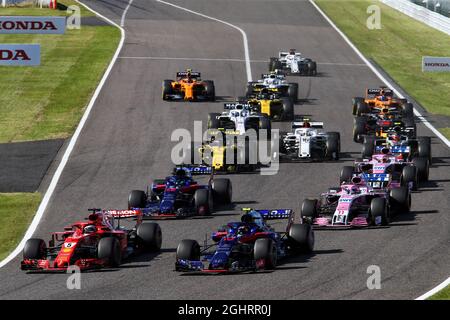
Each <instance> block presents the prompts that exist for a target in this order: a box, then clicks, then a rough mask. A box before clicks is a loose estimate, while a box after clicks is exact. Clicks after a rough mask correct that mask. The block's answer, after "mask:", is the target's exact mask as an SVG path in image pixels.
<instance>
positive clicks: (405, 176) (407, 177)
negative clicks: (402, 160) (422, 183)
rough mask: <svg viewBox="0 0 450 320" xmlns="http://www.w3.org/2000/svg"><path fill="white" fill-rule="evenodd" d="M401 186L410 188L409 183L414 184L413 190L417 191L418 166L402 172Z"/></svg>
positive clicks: (409, 167) (406, 167)
mask: <svg viewBox="0 0 450 320" xmlns="http://www.w3.org/2000/svg"><path fill="white" fill-rule="evenodd" d="M400 181H401V185H402V186H404V187H408V186H409V183H411V182H412V189H413V190H417V185H418V183H417V182H418V179H417V168H416V166H405V167H403V170H402V175H401V179H400Z"/></svg>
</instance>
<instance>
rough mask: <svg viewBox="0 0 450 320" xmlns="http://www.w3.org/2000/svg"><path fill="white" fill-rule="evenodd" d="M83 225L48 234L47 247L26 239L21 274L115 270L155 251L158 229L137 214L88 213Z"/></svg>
mask: <svg viewBox="0 0 450 320" xmlns="http://www.w3.org/2000/svg"><path fill="white" fill-rule="evenodd" d="M89 211H91V214H90V215H89V216H88V217H87V219H86V220H85V221H82V222H75V223H74V224H72V225H70V226H67V227H65V228H64V231H62V232H55V233H52V237H51V240H50V241H49V244H48V247H47V245H46V243H45V241H44V240H42V239H29V240H28V241H27V242H26V243H25V246H24V249H23V260H22V262H21V269H22V270H41V271H65V270H67V268H68V267H69V266H78V267H79V268H80V269H81V270H87V269H95V268H102V267H117V266H119V265H120V264H121V262H122V259H125V258H127V257H129V256H130V255H133V254H139V253H141V252H145V251H147V252H148V251H159V250H160V248H161V241H162V235H161V228H160V227H159V225H158V224H156V223H148V222H145V223H143V221H142V217H143V215H142V212H141V211H140V210H110V211H102V210H101V209H90V210H89Z"/></svg>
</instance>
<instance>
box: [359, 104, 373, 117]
mask: <svg viewBox="0 0 450 320" xmlns="http://www.w3.org/2000/svg"><path fill="white" fill-rule="evenodd" d="M369 112H370V108H369V106H368V105H367V104H366V103H365V102H364V101H358V102H357V103H356V115H357V116H361V115H363V114H366V113H369Z"/></svg>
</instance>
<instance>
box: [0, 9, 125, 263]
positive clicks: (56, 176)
mask: <svg viewBox="0 0 450 320" xmlns="http://www.w3.org/2000/svg"><path fill="white" fill-rule="evenodd" d="M76 2H78V3H79V4H81V5H82V6H84V7H85V8H87V9H88V10H90V11H92V12H93V13H95V14H96V15H97V16H98V17H100V18H102V19H103V20H105V21H107V22H108V23H110V24H111V25H113V26H115V27H117V28H119V29H120V32H121V39H120V42H119V46H118V47H117V49H116V52H115V53H114V56H113V58H112V60H111V62H110V63H109V66H108V68H107V69H106V71H105V73H104V75H103V77H102V79H101V80H100V83H99V84H98V86H97V89H95V92H94V95H93V96H92V98H91V100H90V102H89V104H88V106H87V108H86V111H84V114H83V117H82V118H81V120H80V123H79V124H78V127H77V129H76V130H75V133H74V134H73V136H72V138H71V139H70V142H69V145H68V146H67V149H66V151H65V152H64V155H63V157H62V159H61V162H60V163H59V165H58V168H57V169H56V171H55V173H54V174H53V177H52V180H51V182H50V185H49V186H48V189H47V191H46V192H45V195H44V198H43V199H42V202H41V203H40V205H39V208H38V210H37V211H36V214H35V216H34V218H33V221H32V222H31V224H30V226H29V227H28V229H27V232H26V233H25V235H24V237H23V239H22V240H21V241H20V243H19V245H18V246H17V247H16V248H15V249H14V251H13V252H11V253H10V254H9V255H8V256H7V257H6V258H5V259H4V260H2V261H1V262H0V268H2V267H3V266H5V265H6V264H7V263H8V262H10V261H11V260H13V259H14V258H15V257H16V256H17V255H18V254H19V253H20V252H21V251H22V250H23V247H24V245H25V242H26V241H27V240H28V239H29V238H31V236H33V234H34V232H35V231H36V229H37V227H38V225H39V222H40V221H41V219H42V216H43V215H44V213H45V210H46V209H47V206H48V203H49V201H50V199H51V197H52V195H53V192H54V191H55V188H56V185H57V184H58V181H59V178H60V177H61V174H62V172H63V170H64V167H65V166H66V164H67V161H68V160H69V157H70V154H71V153H72V150H73V148H74V147H75V144H76V143H77V140H78V137H79V136H80V133H81V130H83V127H84V124H85V123H86V120H87V119H88V117H89V114H90V112H91V110H92V107H93V106H94V103H95V101H96V100H97V97H98V95H99V94H100V91H101V90H102V88H103V85H104V84H105V82H106V79H107V78H108V76H109V74H110V73H111V70H112V68H113V66H114V64H115V63H116V60H117V58H118V57H119V53H120V51H121V50H122V47H123V44H124V42H125V30H124V29H123V28H122V27H120V26H119V25H118V24H117V23H115V22H114V21H112V20H110V19H108V18H106V17H105V16H103V15H101V14H100V13H98V12H96V11H95V10H93V9H91V8H89V7H88V6H87V5H85V4H84V3H81V2H79V1H78V0H76Z"/></svg>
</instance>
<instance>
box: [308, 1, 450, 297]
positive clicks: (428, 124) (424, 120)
mask: <svg viewBox="0 0 450 320" xmlns="http://www.w3.org/2000/svg"><path fill="white" fill-rule="evenodd" d="M309 2H310V3H311V4H312V5H313V6H314V7H315V8H316V9H317V11H319V13H320V14H321V15H322V16H323V17H324V18H325V20H327V21H328V23H329V24H330V25H331V26H332V27H333V28H334V30H336V31H337V33H339V34H340V36H341V37H342V38H343V39H344V40H345V41H346V42H347V44H348V45H349V46H350V47H351V48H352V49H353V50H354V51H355V52H356V54H358V56H359V57H360V58H361V59H362V60H363V61H364V62H365V63H366V64H367V65H368V66H369V68H370V69H371V70H372V71H373V73H375V74H376V75H377V77H378V78H380V80H381V81H383V82H384V83H385V84H386V85H387V86H388V87H390V88H392V89H393V90H394V92H395V94H396V95H397V96H399V97H400V98H404V97H403V95H402V94H401V93H400V92H399V91H398V90H397V89H395V87H394V86H393V85H392V83H390V82H389V80H387V79H386V78H385V77H383V75H382V74H381V73H380V72H378V70H377V69H376V68H375V67H374V66H373V65H372V64H371V63H370V61H369V60H367V59H366V57H364V55H363V54H362V53H361V52H360V51H359V50H358V48H356V46H355V45H354V44H353V43H352V42H351V41H350V39H349V38H347V36H346V35H345V34H344V33H343V32H342V31H341V30H339V28H338V27H337V26H336V25H335V24H334V22H333V21H331V19H330V18H329V17H328V16H327V15H326V14H325V12H323V11H322V9H320V8H319V6H318V5H317V4H315V3H314V0H309ZM414 114H415V115H416V116H417V117H419V119H420V120H421V122H422V123H423V124H424V125H425V126H427V128H428V129H430V130H431V131H432V132H433V133H434V134H435V135H436V136H437V137H438V138H439V139H441V140H442V142H444V144H446V145H447V147H450V141H448V139H447V138H446V137H445V136H444V135H443V134H442V133H440V132H439V131H438V130H437V129H436V128H435V127H433V126H432V125H431V123H429V122H428V121H427V120H426V119H425V118H424V117H423V116H422V115H421V114H420V112H419V111H417V109H415V108H414ZM449 283H450V278H448V279H447V280H445V281H444V282H442V283H441V284H440V285H438V286H437V287H435V288H434V289H432V290H430V291H428V292H427V293H425V294H423V295H421V296H420V297H418V298H417V299H416V300H423V299H426V298H428V297H429V296H431V295H433V294H435V293H436V292H438V291H439V290H441V289H443V288H445V287H446V286H447V285H448V284H449Z"/></svg>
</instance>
